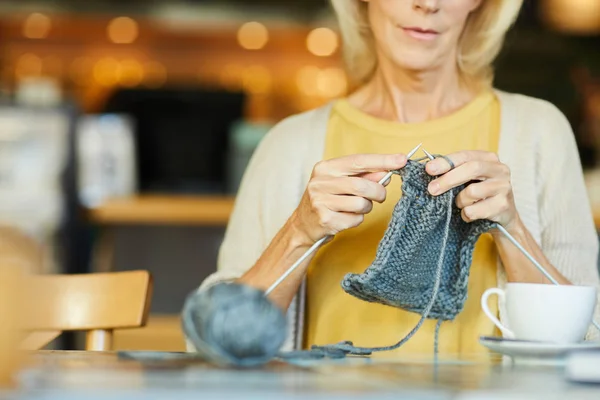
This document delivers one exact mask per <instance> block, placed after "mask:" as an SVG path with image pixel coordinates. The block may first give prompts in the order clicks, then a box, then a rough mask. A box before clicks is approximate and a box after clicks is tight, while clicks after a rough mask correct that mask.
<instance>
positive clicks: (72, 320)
mask: <svg viewBox="0 0 600 400" xmlns="http://www.w3.org/2000/svg"><path fill="white" fill-rule="evenodd" d="M27 287H28V289H27V293H28V296H27V298H28V300H29V301H28V304H27V313H26V315H27V321H25V325H26V326H25V328H26V330H27V331H30V332H32V333H31V334H30V335H29V336H28V337H27V338H26V339H25V340H24V342H23V343H22V345H21V347H22V348H24V349H27V350H36V349H40V348H43V347H44V346H45V345H46V344H48V343H49V342H51V341H52V340H54V339H55V338H56V337H57V336H58V335H60V333H61V332H63V331H86V346H85V347H86V350H89V351H106V350H111V348H112V335H113V330H115V329H127V328H139V327H143V326H145V325H146V322H147V320H148V314H149V310H150V300H151V297H152V278H151V275H150V273H149V272H147V271H127V272H109V273H91V274H81V275H38V276H33V277H31V278H30V279H29V280H28V283H27Z"/></svg>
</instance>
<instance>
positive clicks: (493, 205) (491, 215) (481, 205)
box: [461, 196, 508, 222]
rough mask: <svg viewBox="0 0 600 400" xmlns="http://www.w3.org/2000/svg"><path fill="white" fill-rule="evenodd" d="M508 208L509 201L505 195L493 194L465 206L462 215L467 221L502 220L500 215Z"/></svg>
mask: <svg viewBox="0 0 600 400" xmlns="http://www.w3.org/2000/svg"><path fill="white" fill-rule="evenodd" d="M507 208H508V202H507V200H506V198H505V197H504V196H493V197H490V198H487V199H485V200H482V201H479V202H477V203H475V204H472V205H470V206H467V207H465V208H463V209H462V211H461V217H462V219H463V220H464V221H466V222H472V221H476V220H480V219H489V220H490V221H494V222H500V216H501V215H502V214H503V213H504V212H505V211H506V210H507Z"/></svg>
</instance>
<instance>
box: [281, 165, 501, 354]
mask: <svg viewBox="0 0 600 400" xmlns="http://www.w3.org/2000/svg"><path fill="white" fill-rule="evenodd" d="M419 161H420V160H417V161H409V162H408V164H407V165H406V166H405V167H404V168H403V169H401V170H398V171H395V172H396V173H397V174H399V175H400V176H401V177H402V198H401V199H400V201H399V202H398V203H397V204H396V206H395V208H394V211H393V214H392V218H391V221H390V223H389V225H388V228H387V230H386V232H385V235H384V237H383V239H382V240H381V242H380V243H379V246H378V249H377V255H376V257H375V260H374V261H373V263H372V264H371V265H370V266H369V267H368V268H367V269H366V270H365V271H364V272H363V273H362V274H348V275H346V276H345V277H344V279H343V281H342V283H341V285H342V288H343V289H344V290H345V291H346V292H347V293H349V294H351V295H352V296H355V297H357V298H359V299H362V300H365V301H369V302H374V303H381V304H386V305H389V306H392V307H399V308H402V309H405V310H407V311H411V312H415V313H418V314H420V315H421V319H420V321H419V323H418V324H417V325H416V326H415V327H414V328H413V329H412V331H411V332H410V333H409V334H408V335H407V336H405V337H404V338H402V339H401V340H400V341H399V342H397V343H396V344H393V345H390V346H385V347H377V348H368V347H356V346H354V344H353V343H352V342H341V343H337V344H332V345H326V346H313V348H312V350H311V351H310V352H307V353H302V352H294V353H293V356H294V357H301V356H302V355H303V354H304V355H305V356H308V357H312V356H316V357H324V356H339V355H340V353H343V354H355V355H365V354H370V353H371V352H374V351H386V350H393V349H396V348H398V347H400V346H401V345H402V344H404V343H405V342H406V341H407V340H409V339H410V338H411V337H412V336H413V335H414V334H415V333H416V332H417V330H418V329H419V328H420V327H421V325H422V324H423V322H424V320H425V319H426V318H430V319H438V324H437V327H436V337H435V352H436V354H437V345H438V343H437V336H438V332H439V328H440V325H441V323H442V321H448V320H453V319H454V318H455V317H456V316H457V315H458V314H459V313H460V312H461V310H462V309H463V306H464V303H465V301H466V298H467V284H468V277H469V270H470V267H471V261H472V257H473V249H474V247H475V242H476V241H477V239H478V238H479V236H480V235H481V234H482V233H485V232H486V231H488V230H490V229H491V228H492V227H493V226H494V223H493V222H491V221H487V220H479V221H474V222H471V223H466V222H464V221H463V220H462V218H461V215H460V210H459V209H458V208H457V207H456V206H455V198H456V195H457V194H458V193H459V192H460V191H461V190H462V189H463V188H464V186H461V187H457V188H454V189H452V190H451V191H448V192H446V193H444V194H443V195H440V196H431V195H430V194H429V192H428V191H427V186H428V184H429V182H431V181H432V180H433V179H434V178H433V177H431V176H430V175H428V174H427V173H426V172H425V164H422V163H420V162H419ZM311 352H312V355H311V354H310V353H311ZM284 357H285V355H284Z"/></svg>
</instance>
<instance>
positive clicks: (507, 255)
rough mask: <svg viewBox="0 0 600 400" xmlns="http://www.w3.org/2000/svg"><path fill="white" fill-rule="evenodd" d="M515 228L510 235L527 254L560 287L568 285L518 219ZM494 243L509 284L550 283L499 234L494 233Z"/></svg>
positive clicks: (566, 280) (567, 281)
mask: <svg viewBox="0 0 600 400" xmlns="http://www.w3.org/2000/svg"><path fill="white" fill-rule="evenodd" d="M514 226H515V228H513V229H511V230H510V232H509V233H510V234H511V235H512V236H513V237H514V238H515V240H517V242H519V243H520V244H521V246H523V248H525V250H527V252H528V253H529V254H530V255H531V256H532V257H533V258H534V259H535V260H536V261H537V262H538V263H539V264H541V265H542V267H544V269H545V270H546V271H547V272H548V273H549V274H550V275H551V276H552V277H553V278H554V279H556V281H557V282H558V283H559V284H561V285H570V284H571V282H569V280H568V279H567V278H565V277H564V276H563V275H562V274H561V273H560V272H559V271H558V270H557V269H556V268H555V267H554V266H553V265H552V264H551V263H550V261H548V259H547V258H546V256H545V255H544V253H543V252H542V249H541V248H540V247H539V246H538V244H537V243H536V242H535V240H534V239H533V237H532V236H531V233H529V231H528V230H527V228H526V227H525V225H523V223H522V221H521V220H520V219H519V220H518V222H517V223H516V224H514ZM493 235H494V241H495V242H496V248H497V249H498V253H499V255H500V259H501V260H502V264H503V265H504V269H505V271H506V276H507V279H508V281H509V282H522V283H551V282H550V280H549V279H548V278H546V277H545V276H544V275H543V274H542V273H541V272H540V271H539V270H538V269H537V268H536V266H535V265H533V264H532V263H531V261H529V259H527V257H525V255H523V253H521V251H519V249H517V248H516V247H515V245H514V244H512V243H511V242H510V241H509V240H508V238H506V237H505V236H504V235H503V234H502V233H501V232H494V234H493Z"/></svg>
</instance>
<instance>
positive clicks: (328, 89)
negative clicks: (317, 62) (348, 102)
mask: <svg viewBox="0 0 600 400" xmlns="http://www.w3.org/2000/svg"><path fill="white" fill-rule="evenodd" d="M347 86H348V83H347V80H346V74H345V73H344V71H343V70H342V69H341V68H327V69H324V70H322V71H321V72H319V76H318V78H317V89H318V91H319V94H320V95H321V96H323V97H337V96H341V95H343V94H344V93H345V92H346V90H347Z"/></svg>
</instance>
